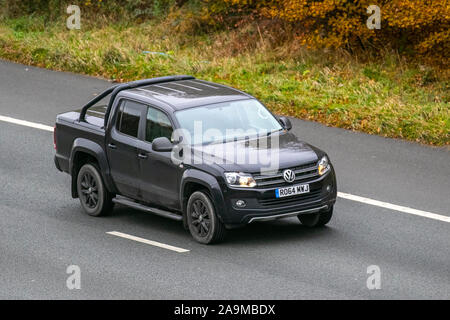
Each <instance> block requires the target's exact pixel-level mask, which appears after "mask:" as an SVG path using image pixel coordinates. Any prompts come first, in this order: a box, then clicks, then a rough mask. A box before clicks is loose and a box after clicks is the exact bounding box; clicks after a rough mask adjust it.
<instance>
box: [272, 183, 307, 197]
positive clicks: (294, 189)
mask: <svg viewBox="0 0 450 320" xmlns="http://www.w3.org/2000/svg"><path fill="white" fill-rule="evenodd" d="M308 192H309V184H297V185H295V186H290V187H286V188H279V189H276V190H275V197H277V198H283V197H289V196H294V195H296V194H303V193H308Z"/></svg>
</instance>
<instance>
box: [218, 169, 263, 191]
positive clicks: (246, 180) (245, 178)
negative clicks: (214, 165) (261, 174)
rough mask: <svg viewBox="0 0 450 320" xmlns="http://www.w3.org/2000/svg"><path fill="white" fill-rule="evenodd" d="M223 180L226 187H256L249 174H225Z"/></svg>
mask: <svg viewBox="0 0 450 320" xmlns="http://www.w3.org/2000/svg"><path fill="white" fill-rule="evenodd" d="M225 179H226V180H227V183H228V185H230V186H232V187H244V188H253V187H255V186H256V181H255V179H253V177H252V175H251V174H248V173H242V172H225Z"/></svg>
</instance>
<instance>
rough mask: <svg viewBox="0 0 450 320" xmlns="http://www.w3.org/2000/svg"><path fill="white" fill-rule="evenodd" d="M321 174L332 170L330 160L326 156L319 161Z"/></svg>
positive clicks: (318, 169)
mask: <svg viewBox="0 0 450 320" xmlns="http://www.w3.org/2000/svg"><path fill="white" fill-rule="evenodd" d="M317 171H318V172H319V175H320V176H323V175H324V174H325V173H327V172H328V171H330V162H329V161H328V158H327V157H326V156H324V157H322V159H320V161H319V167H318V168H317Z"/></svg>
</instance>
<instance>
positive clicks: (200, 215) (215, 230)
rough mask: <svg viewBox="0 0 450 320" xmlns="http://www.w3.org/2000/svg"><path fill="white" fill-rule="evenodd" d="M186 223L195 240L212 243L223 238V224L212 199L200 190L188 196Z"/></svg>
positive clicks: (224, 232) (224, 231)
mask: <svg viewBox="0 0 450 320" xmlns="http://www.w3.org/2000/svg"><path fill="white" fill-rule="evenodd" d="M187 223H188V227H189V231H190V233H191V235H192V237H193V238H194V239H195V240H196V241H197V242H200V243H202V244H212V243H217V242H221V241H223V240H224V239H225V234H226V229H225V226H224V225H223V223H222V222H221V221H220V220H219V218H218V217H217V214H216V211H215V209H214V205H213V203H212V201H211V200H210V198H209V197H208V196H207V195H206V194H205V193H204V192H202V191H196V192H194V193H193V194H192V195H191V196H190V197H189V200H188V203H187Z"/></svg>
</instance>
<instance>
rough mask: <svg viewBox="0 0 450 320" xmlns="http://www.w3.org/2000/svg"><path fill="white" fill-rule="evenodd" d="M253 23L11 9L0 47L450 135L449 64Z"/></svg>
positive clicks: (326, 118)
mask: <svg viewBox="0 0 450 320" xmlns="http://www.w3.org/2000/svg"><path fill="white" fill-rule="evenodd" d="M250 29H251V28H250ZM253 33H254V30H250V31H248V30H240V31H236V30H235V31H228V32H225V31H221V32H217V33H214V34H209V35H205V34H200V35H195V34H192V33H188V32H181V31H179V28H177V27H176V26H173V23H171V21H170V20H169V19H166V20H164V21H160V22H156V21H153V22H152V21H150V22H146V23H144V24H140V25H133V24H129V23H113V24H107V25H105V26H102V27H98V26H97V27H95V26H85V25H83V29H82V30H79V31H78V30H72V31H69V30H67V29H66V28H65V25H64V23H63V22H60V23H50V22H46V21H43V20H42V19H40V18H38V17H34V18H20V19H8V20H3V21H1V22H0V57H2V58H5V59H9V60H12V61H17V62H21V63H25V64H31V65H37V66H40V67H45V68H50V69H55V70H66V71H73V72H78V73H84V74H89V75H93V76H100V77H104V78H108V79H113V80H116V81H128V80H135V79H141V78H151V77H157V76H163V75H169V74H191V75H194V76H196V77H198V78H202V79H207V80H211V81H216V82H220V83H224V84H228V85H231V86H234V87H237V88H239V89H241V90H244V91H247V92H249V93H251V94H253V95H255V96H256V97H258V98H259V99H260V100H261V101H263V102H264V103H265V104H266V105H267V106H268V107H269V108H270V109H271V110H273V111H274V112H276V113H279V114H284V115H290V116H295V117H298V118H302V119H308V120H313V121H319V122H322V123H324V124H327V125H331V126H337V127H342V128H346V129H351V130H358V131H363V132H367V133H370V134H379V135H382V136H386V137H396V138H404V139H408V140H412V141H417V142H420V143H426V144H431V145H441V146H442V145H450V90H449V80H448V79H449V77H448V72H439V71H436V70H434V69H432V68H430V67H427V66H425V65H420V64H419V63H407V62H405V61H404V60H402V59H401V58H400V57H398V55H395V54H393V53H386V56H385V57H384V58H383V59H381V60H378V61H367V59H366V60H365V61H364V62H361V61H362V60H361V59H360V58H358V57H355V56H351V55H349V54H347V53H345V52H343V51H335V52H312V51H308V50H306V49H304V48H302V47H299V46H296V45H295V44H294V43H286V44H283V45H279V46H277V47H274V46H273V45H270V43H268V42H267V41H266V40H265V39H263V38H262V37H259V36H257V37H256V39H257V40H255V37H251V36H249V34H253ZM256 34H257V33H256ZM148 52H160V53H161V54H153V53H148ZM444 71H445V70H444ZM447 71H448V70H447Z"/></svg>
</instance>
